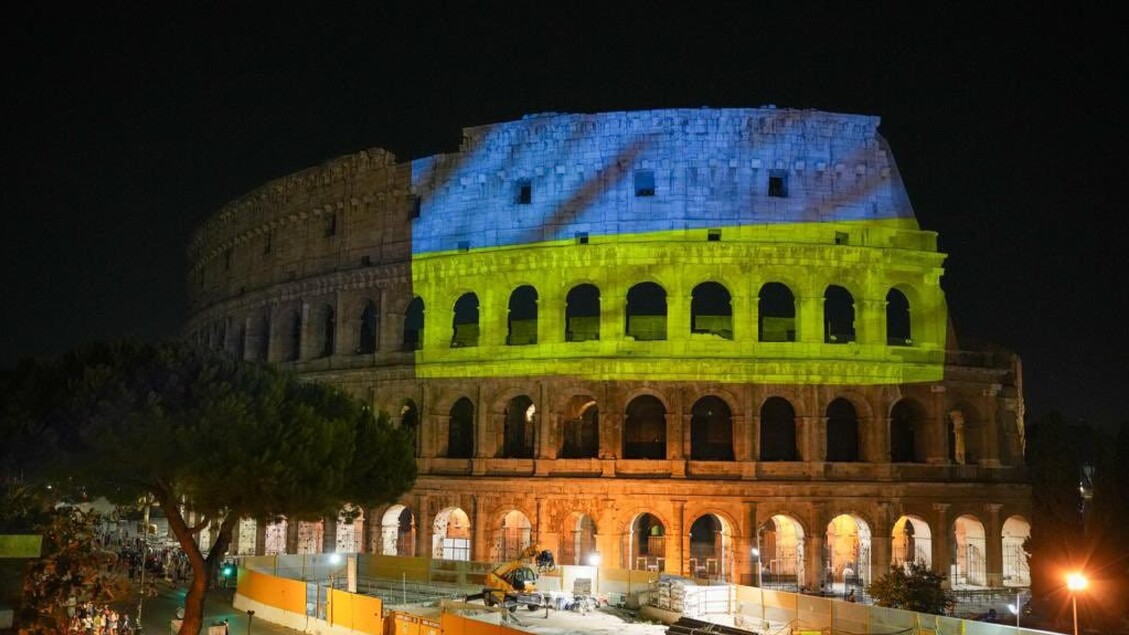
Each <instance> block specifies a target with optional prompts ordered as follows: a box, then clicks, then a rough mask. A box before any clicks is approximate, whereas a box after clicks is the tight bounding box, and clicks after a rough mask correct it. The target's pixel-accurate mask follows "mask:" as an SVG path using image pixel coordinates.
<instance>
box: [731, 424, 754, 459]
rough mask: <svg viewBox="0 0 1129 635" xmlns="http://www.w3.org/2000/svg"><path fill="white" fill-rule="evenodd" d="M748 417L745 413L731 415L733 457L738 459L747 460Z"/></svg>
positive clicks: (748, 440) (748, 443) (748, 442)
mask: <svg viewBox="0 0 1129 635" xmlns="http://www.w3.org/2000/svg"><path fill="white" fill-rule="evenodd" d="M748 421H749V420H748V417H746V416H745V415H739V414H734V415H733V416H732V420H731V422H732V424H733V459H734V460H736V461H738V462H740V461H748V460H749V445H750V439H749V430H748V427H747V426H748V425H749V423H748Z"/></svg>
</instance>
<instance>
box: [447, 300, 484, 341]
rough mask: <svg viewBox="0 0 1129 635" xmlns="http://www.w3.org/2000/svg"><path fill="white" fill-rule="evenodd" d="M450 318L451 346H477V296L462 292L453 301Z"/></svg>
mask: <svg viewBox="0 0 1129 635" xmlns="http://www.w3.org/2000/svg"><path fill="white" fill-rule="evenodd" d="M454 313H455V316H454V317H453V318H452V319H451V348H464V347H470V346H478V296H477V295H475V294H473V293H464V294H463V295H461V296H459V299H458V300H456V301H455V311H454Z"/></svg>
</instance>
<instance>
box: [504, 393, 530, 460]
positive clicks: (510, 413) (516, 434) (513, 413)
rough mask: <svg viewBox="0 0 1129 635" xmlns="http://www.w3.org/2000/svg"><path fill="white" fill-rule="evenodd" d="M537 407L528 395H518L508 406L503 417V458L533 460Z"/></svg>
mask: <svg viewBox="0 0 1129 635" xmlns="http://www.w3.org/2000/svg"><path fill="white" fill-rule="evenodd" d="M535 413H536V406H534V405H533V400H532V399H530V398H529V397H528V396H527V395H518V396H517V397H514V398H513V399H510V401H509V403H507V404H506V411H505V413H504V414H503V415H502V416H503V419H504V422H503V426H502V430H503V431H502V457H503V458H507V459H529V458H533V441H534V430H535V429H536V426H535V425H534V414H535Z"/></svg>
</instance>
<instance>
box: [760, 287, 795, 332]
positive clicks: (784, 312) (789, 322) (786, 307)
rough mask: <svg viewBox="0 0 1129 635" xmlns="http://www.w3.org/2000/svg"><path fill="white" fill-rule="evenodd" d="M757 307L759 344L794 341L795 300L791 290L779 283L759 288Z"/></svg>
mask: <svg viewBox="0 0 1129 635" xmlns="http://www.w3.org/2000/svg"><path fill="white" fill-rule="evenodd" d="M757 307H758V312H759V319H758V324H757V339H759V340H760V341H761V342H795V341H796V299H795V296H793V295H792V290H791V289H789V288H788V287H786V286H785V285H783V284H780V283H779V282H769V283H768V284H766V285H764V286H763V287H761V290H760V297H759V298H758V299H757Z"/></svg>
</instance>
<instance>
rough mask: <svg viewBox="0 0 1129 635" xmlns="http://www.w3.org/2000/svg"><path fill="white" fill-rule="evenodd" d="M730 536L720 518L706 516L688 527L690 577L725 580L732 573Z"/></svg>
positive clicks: (711, 515)
mask: <svg viewBox="0 0 1129 635" xmlns="http://www.w3.org/2000/svg"><path fill="white" fill-rule="evenodd" d="M729 542H730V536H729V531H728V530H727V528H726V526H725V523H724V522H722V520H721V518H719V517H717V516H715V515H713V514H706V515H704V516H699V517H698V519H697V520H695V521H694V523H693V524H692V525H690V559H689V561H688V563H687V564H688V567H689V572H690V575H691V576H693V577H695V578H702V579H710V580H725V579H728V578H729V574H730V571H732V563H731V562H730V559H731V557H732V554H731V551H732V549H731V548H730V545H729Z"/></svg>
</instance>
